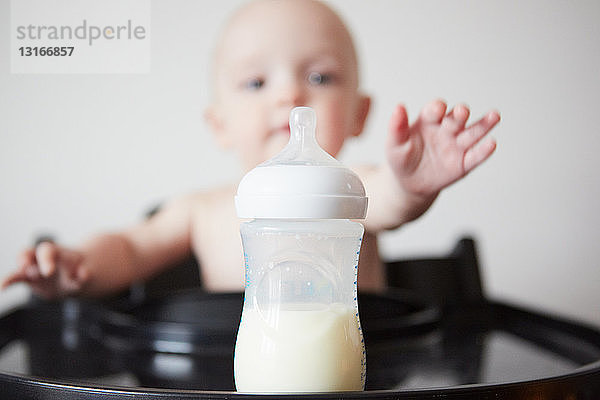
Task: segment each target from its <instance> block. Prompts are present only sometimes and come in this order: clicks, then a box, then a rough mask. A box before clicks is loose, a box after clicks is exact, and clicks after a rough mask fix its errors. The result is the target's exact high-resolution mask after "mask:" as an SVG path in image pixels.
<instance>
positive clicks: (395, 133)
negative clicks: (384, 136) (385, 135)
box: [389, 104, 410, 146]
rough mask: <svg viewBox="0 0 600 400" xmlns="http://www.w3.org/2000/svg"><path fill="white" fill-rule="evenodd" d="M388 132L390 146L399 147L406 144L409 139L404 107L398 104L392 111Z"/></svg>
mask: <svg viewBox="0 0 600 400" xmlns="http://www.w3.org/2000/svg"><path fill="white" fill-rule="evenodd" d="M389 131H390V133H389V145H390V146H397V145H401V144H403V143H406V141H407V140H408V139H409V138H410V129H409V126H408V114H407V112H406V107H404V105H402V104H399V105H398V106H396V108H395V109H394V112H393V113H392V118H391V119H390V126H389Z"/></svg>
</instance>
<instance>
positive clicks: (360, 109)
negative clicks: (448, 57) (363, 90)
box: [352, 93, 371, 136]
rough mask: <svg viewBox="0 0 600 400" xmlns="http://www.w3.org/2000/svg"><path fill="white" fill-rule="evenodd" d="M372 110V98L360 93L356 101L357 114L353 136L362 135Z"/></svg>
mask: <svg viewBox="0 0 600 400" xmlns="http://www.w3.org/2000/svg"><path fill="white" fill-rule="evenodd" d="M370 109H371V98H370V97H369V96H366V95H364V94H360V93H359V95H358V99H357V101H356V112H355V113H354V115H355V121H354V130H353V131H352V136H359V135H360V134H361V133H362V131H363V129H364V128H365V122H366V121H367V116H368V115H369V110H370Z"/></svg>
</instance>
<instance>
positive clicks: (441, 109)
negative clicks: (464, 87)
mask: <svg viewBox="0 0 600 400" xmlns="http://www.w3.org/2000/svg"><path fill="white" fill-rule="evenodd" d="M446 107H447V106H446V103H445V102H444V101H442V100H434V101H432V102H431V103H429V104H427V105H426V106H425V107H423V110H422V111H421V115H420V116H419V118H420V120H421V121H422V122H425V123H435V124H439V123H440V122H441V121H442V118H444V115H446Z"/></svg>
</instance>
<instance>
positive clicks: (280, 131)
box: [273, 125, 290, 139]
mask: <svg viewBox="0 0 600 400" xmlns="http://www.w3.org/2000/svg"><path fill="white" fill-rule="evenodd" d="M280 135H281V136H285V137H286V138H288V139H289V137H290V127H289V125H285V126H280V127H279V128H275V129H274V130H273V136H280Z"/></svg>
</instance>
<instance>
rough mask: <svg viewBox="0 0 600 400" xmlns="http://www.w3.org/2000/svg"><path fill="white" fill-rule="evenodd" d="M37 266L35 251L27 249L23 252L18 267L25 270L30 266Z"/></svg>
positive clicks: (18, 258)
mask: <svg viewBox="0 0 600 400" xmlns="http://www.w3.org/2000/svg"><path fill="white" fill-rule="evenodd" d="M34 264H35V249H27V250H24V251H22V252H21V254H19V256H18V257H17V266H18V267H19V268H25V267H27V266H28V265H34Z"/></svg>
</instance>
